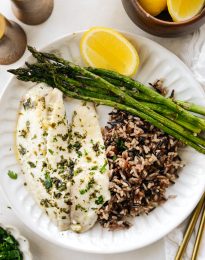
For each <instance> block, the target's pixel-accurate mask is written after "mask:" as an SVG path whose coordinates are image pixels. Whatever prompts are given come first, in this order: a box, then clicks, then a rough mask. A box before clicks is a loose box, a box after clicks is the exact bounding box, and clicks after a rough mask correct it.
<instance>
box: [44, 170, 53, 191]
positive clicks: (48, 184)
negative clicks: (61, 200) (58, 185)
mask: <svg viewBox="0 0 205 260" xmlns="http://www.w3.org/2000/svg"><path fill="white" fill-rule="evenodd" d="M44 186H45V188H46V189H47V190H49V189H50V188H51V187H52V186H53V182H52V179H51V177H50V175H49V173H48V172H46V174H45V180H44Z"/></svg>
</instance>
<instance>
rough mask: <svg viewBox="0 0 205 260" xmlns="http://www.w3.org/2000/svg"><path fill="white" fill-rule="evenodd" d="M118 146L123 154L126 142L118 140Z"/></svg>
mask: <svg viewBox="0 0 205 260" xmlns="http://www.w3.org/2000/svg"><path fill="white" fill-rule="evenodd" d="M116 146H117V150H118V151H119V152H123V151H124V150H125V149H126V147H125V143H124V140H122V139H121V138H119V139H117V140H116Z"/></svg>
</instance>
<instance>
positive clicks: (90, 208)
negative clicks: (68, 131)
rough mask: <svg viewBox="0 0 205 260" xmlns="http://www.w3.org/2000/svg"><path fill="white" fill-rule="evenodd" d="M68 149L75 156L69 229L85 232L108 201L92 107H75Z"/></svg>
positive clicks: (105, 170)
mask: <svg viewBox="0 0 205 260" xmlns="http://www.w3.org/2000/svg"><path fill="white" fill-rule="evenodd" d="M69 146H70V149H71V150H72V152H73V153H74V154H75V155H73V158H75V159H74V160H75V165H74V171H73V179H72V184H71V200H72V206H71V229H72V230H73V231H75V232H84V231H86V230H88V229H90V228H91V227H92V226H93V225H94V224H95V222H96V220H97V211H98V209H99V208H100V207H102V205H103V204H104V203H105V202H106V201H107V200H109V199H110V192H109V189H108V187H109V176H108V162H107V159H106V155H105V148H104V143H103V138H102V134H101V130H100V126H99V122H98V118H97V114H96V110H95V108H94V106H93V105H92V104H86V105H78V106H77V107H76V109H75V111H74V116H73V121H72V140H71V141H70V144H69Z"/></svg>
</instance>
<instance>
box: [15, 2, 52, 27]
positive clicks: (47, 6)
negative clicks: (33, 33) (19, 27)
mask: <svg viewBox="0 0 205 260" xmlns="http://www.w3.org/2000/svg"><path fill="white" fill-rule="evenodd" d="M11 1H12V10H13V12H14V14H15V16H16V17H17V18H18V19H19V20H20V21H21V22H23V23H25V24H29V25H37V24H41V23H43V22H45V21H46V20H47V19H48V17H49V16H50V15H51V13H52V11H53V5H54V3H53V0H11Z"/></svg>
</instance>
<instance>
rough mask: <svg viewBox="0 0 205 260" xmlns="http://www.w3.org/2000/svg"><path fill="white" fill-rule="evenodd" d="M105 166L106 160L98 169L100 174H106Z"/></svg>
mask: <svg viewBox="0 0 205 260" xmlns="http://www.w3.org/2000/svg"><path fill="white" fill-rule="evenodd" d="M106 166H107V160H106V161H105V163H104V164H103V166H102V167H101V168H100V173H105V172H106V169H107V168H106Z"/></svg>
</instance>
